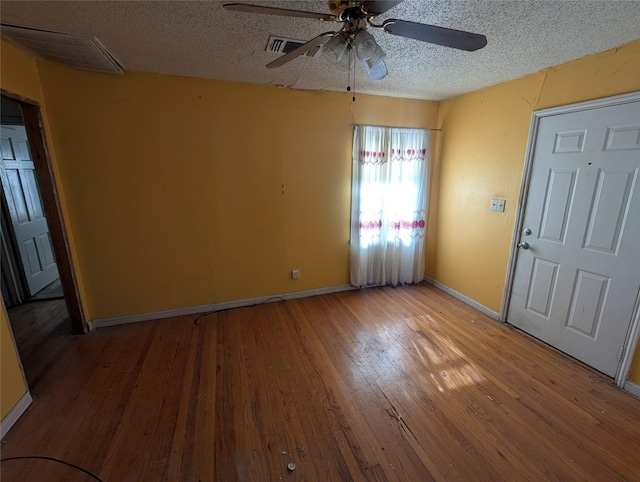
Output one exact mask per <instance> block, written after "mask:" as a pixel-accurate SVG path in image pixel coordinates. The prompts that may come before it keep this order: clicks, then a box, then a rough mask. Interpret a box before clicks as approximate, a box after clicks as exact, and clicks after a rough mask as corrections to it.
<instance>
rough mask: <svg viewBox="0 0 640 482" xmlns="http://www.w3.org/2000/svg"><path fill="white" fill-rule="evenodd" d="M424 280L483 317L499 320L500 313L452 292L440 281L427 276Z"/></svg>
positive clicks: (451, 289) (452, 290) (454, 291)
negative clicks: (483, 315)
mask: <svg viewBox="0 0 640 482" xmlns="http://www.w3.org/2000/svg"><path fill="white" fill-rule="evenodd" d="M424 280H425V281H426V282H427V283H429V284H430V285H433V286H435V287H436V288H438V289H439V290H442V291H444V292H445V293H447V294H449V295H451V296H453V297H454V298H456V299H458V300H460V301H462V302H463V303H466V304H467V305H469V306H471V307H473V308H475V309H476V310H478V311H480V312H482V313H484V314H485V315H487V316H488V317H490V318H493V319H494V320H500V313H498V312H497V311H493V310H492V309H489V308H487V307H486V306H484V305H481V304H480V303H478V302H477V301H475V300H472V299H471V298H469V297H468V296H465V295H463V294H462V293H459V292H457V291H456V290H454V289H453V288H449V287H448V286H447V285H444V284H442V283H440V281H436V280H434V279H433V278H430V277H428V276H425V277H424Z"/></svg>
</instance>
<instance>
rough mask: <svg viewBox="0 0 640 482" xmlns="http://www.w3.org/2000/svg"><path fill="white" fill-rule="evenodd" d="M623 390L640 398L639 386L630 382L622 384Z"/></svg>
mask: <svg viewBox="0 0 640 482" xmlns="http://www.w3.org/2000/svg"><path fill="white" fill-rule="evenodd" d="M624 389H625V390H626V391H627V392H629V393H633V394H634V395H635V396H636V397H640V385H636V384H635V383H633V382H632V381H631V380H627V381H626V382H624Z"/></svg>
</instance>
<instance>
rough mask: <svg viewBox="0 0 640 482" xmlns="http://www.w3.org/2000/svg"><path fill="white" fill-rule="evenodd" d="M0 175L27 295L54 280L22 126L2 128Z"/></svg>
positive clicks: (54, 268)
mask: <svg viewBox="0 0 640 482" xmlns="http://www.w3.org/2000/svg"><path fill="white" fill-rule="evenodd" d="M0 148H1V151H2V164H1V166H0V176H1V177H2V188H3V191H4V195H5V198H6V200H7V205H8V208H9V215H10V217H11V223H12V225H13V230H14V233H15V238H16V242H17V245H18V251H19V252H20V259H21V260H22V265H23V269H24V274H25V278H26V282H27V285H28V289H29V295H30V296H31V295H34V294H35V293H37V292H38V291H40V290H41V289H42V288H44V287H45V286H47V285H48V284H50V283H51V282H53V281H55V280H56V279H58V268H57V265H56V261H55V258H54V254H53V247H52V245H51V237H50V236H49V228H48V226H47V220H46V218H45V214H44V208H43V206H42V201H41V199H40V192H39V191H38V184H37V182H36V176H35V171H34V166H33V162H32V160H31V156H30V154H29V144H28V142H27V135H26V132H25V129H24V127H23V126H2V128H1V131H0Z"/></svg>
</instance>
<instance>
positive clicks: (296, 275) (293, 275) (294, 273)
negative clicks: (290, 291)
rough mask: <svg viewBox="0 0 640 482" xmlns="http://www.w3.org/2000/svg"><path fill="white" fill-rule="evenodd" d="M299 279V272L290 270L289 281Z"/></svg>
mask: <svg viewBox="0 0 640 482" xmlns="http://www.w3.org/2000/svg"><path fill="white" fill-rule="evenodd" d="M299 278H300V270H299V269H292V270H291V279H299Z"/></svg>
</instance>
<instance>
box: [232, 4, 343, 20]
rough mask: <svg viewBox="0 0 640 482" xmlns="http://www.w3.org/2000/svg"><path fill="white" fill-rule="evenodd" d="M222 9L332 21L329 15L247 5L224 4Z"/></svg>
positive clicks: (332, 17) (331, 16) (332, 18)
mask: <svg viewBox="0 0 640 482" xmlns="http://www.w3.org/2000/svg"><path fill="white" fill-rule="evenodd" d="M222 7H223V8H226V9H227V10H234V11H236V12H249V13H262V14H266V15H283V16H285V17H303V18H315V19H317V20H334V19H335V17H334V16H333V15H331V14H330V13H317V12H305V11H302V10H289V9H286V8H274V7H262V6H260V5H249V4H248V3H225V4H224V5H223V6H222Z"/></svg>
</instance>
